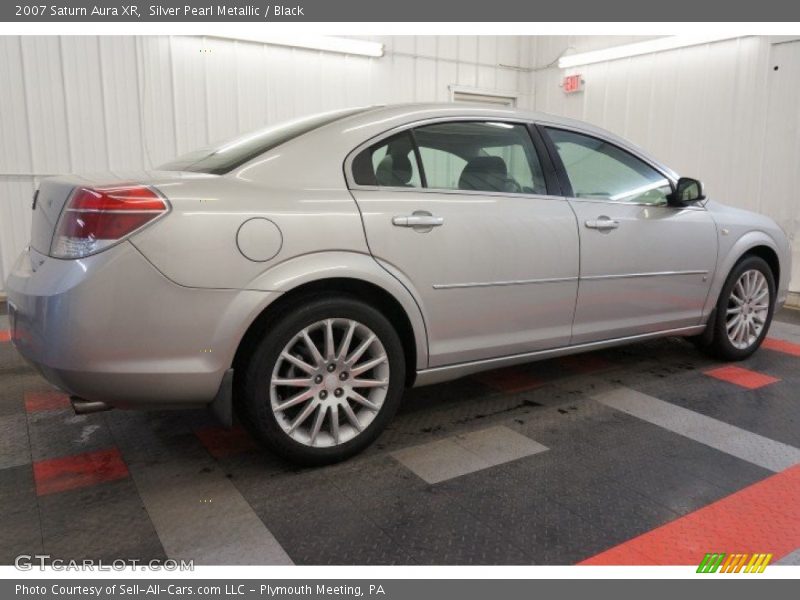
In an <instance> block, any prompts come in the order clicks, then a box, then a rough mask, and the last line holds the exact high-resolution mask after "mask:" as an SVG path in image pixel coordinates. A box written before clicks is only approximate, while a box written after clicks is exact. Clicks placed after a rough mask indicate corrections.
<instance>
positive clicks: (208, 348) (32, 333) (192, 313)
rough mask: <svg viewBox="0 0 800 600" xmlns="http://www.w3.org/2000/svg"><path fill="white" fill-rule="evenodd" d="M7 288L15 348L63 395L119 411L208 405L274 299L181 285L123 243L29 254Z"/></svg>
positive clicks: (20, 261) (19, 262)
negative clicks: (72, 252) (89, 250)
mask: <svg viewBox="0 0 800 600" xmlns="http://www.w3.org/2000/svg"><path fill="white" fill-rule="evenodd" d="M6 289H7V293H8V305H9V321H10V326H11V339H12V342H13V343H14V345H15V346H16V348H17V349H18V350H19V352H20V353H21V354H22V355H23V356H24V357H25V358H26V359H27V360H28V361H29V362H31V363H32V364H33V365H34V366H35V367H36V368H37V369H38V370H39V371H40V372H41V373H42V374H43V375H44V377H45V378H46V379H47V380H48V381H50V382H51V383H53V384H54V385H56V386H57V387H59V388H61V389H62V390H64V391H65V392H67V393H68V394H71V395H75V396H80V397H81V398H84V399H86V400H90V401H99V402H105V403H106V404H108V405H111V406H115V407H120V408H146V407H174V406H181V407H183V406H190V405H200V404H206V403H209V402H211V401H212V400H213V399H214V396H215V395H216V394H217V391H218V389H219V387H220V383H221V382H222V378H223V375H224V373H225V371H226V370H227V369H228V368H230V366H231V362H232V361H233V356H234V354H235V352H236V348H237V346H238V343H239V340H240V339H241V337H242V336H243V335H244V332H245V331H246V329H247V327H248V325H249V324H250V323H251V322H252V319H254V318H255V316H256V315H257V314H258V312H260V310H261V309H262V308H263V306H265V305H266V304H267V303H268V302H270V301H271V300H272V298H271V296H276V295H277V294H273V293H270V292H255V291H240V290H210V289H198V288H186V287H182V286H179V285H177V284H175V283H173V282H172V281H170V280H168V279H167V278H166V277H164V276H163V275H162V274H161V273H160V272H159V271H157V270H156V269H155V268H154V267H153V266H152V265H151V264H150V263H149V262H148V261H147V260H146V259H145V258H144V257H143V256H142V255H141V254H140V253H139V252H138V250H136V249H135V248H134V247H133V246H132V245H131V244H129V243H127V242H126V243H123V244H120V245H118V246H116V247H114V248H111V249H109V250H107V251H106V252H102V253H100V254H97V255H94V256H91V257H88V258H86V259H82V260H58V259H53V258H49V257H46V256H43V255H41V254H39V253H38V252H36V251H35V250H29V251H27V252H25V253H23V254H22V255H21V256H20V257H19V259H18V260H17V263H16V264H15V266H14V268H13V270H12V273H11V275H10V276H9V278H8V282H7V285H6Z"/></svg>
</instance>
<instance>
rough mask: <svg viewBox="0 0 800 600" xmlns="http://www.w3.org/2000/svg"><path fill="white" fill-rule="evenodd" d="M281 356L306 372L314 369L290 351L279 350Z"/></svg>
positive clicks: (311, 371)
mask: <svg viewBox="0 0 800 600" xmlns="http://www.w3.org/2000/svg"><path fill="white" fill-rule="evenodd" d="M281 358H282V359H284V360H285V361H288V362H290V363H292V364H293V365H294V366H295V367H297V368H298V369H301V370H303V371H305V372H306V373H313V372H314V371H316V369H315V368H314V367H312V366H311V365H310V364H308V363H307V362H306V361H304V360H303V359H301V358H298V357H297V356H294V355H293V354H291V353H290V352H281Z"/></svg>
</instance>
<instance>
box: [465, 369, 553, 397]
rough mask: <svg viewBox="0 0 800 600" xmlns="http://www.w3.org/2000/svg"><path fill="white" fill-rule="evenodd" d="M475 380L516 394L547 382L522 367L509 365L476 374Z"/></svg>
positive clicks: (507, 392)
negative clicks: (504, 367)
mask: <svg viewBox="0 0 800 600" xmlns="http://www.w3.org/2000/svg"><path fill="white" fill-rule="evenodd" d="M473 379H475V381H479V382H481V383H483V384H485V385H488V386H489V387H491V388H494V389H496V390H498V391H501V392H505V393H506V394H516V393H519V392H526V391H528V390H532V389H535V388H538V387H541V386H543V385H544V384H545V381H544V380H542V379H541V378H539V377H536V376H535V375H532V374H531V373H529V372H527V371H526V370H525V369H524V368H521V367H508V368H506V369H497V370H495V371H487V372H485V373H479V374H478V375H475V376H474V378H473Z"/></svg>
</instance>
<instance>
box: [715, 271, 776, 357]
mask: <svg viewBox="0 0 800 600" xmlns="http://www.w3.org/2000/svg"><path fill="white" fill-rule="evenodd" d="M774 308H775V278H774V276H773V274H772V269H770V267H769V265H768V264H767V263H766V261H764V259H762V258H760V257H758V256H748V257H746V258H744V259H743V260H741V261H739V263H737V264H736V266H735V267H734V268H733V270H732V271H731V272H730V274H729V275H728V279H727V280H726V281H725V285H724V286H723V287H722V291H721V293H720V297H719V300H718V301H717V310H716V315H715V318H714V322H713V323H711V324H709V326H713V327H714V335H713V340H712V341H711V344H710V347H709V349H710V350H711V351H712V353H713V354H714V355H716V356H717V357H719V358H722V359H725V360H742V359H745V358H747V357H748V356H750V355H751V354H753V352H755V351H756V350H757V349H758V347H759V346H760V345H761V342H763V341H764V338H765V337H766V335H767V331H768V330H769V326H770V323H771V322H772V313H773V310H774Z"/></svg>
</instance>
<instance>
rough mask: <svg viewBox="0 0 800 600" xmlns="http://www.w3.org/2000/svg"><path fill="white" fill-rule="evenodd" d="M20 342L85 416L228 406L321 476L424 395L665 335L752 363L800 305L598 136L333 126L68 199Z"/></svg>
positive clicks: (621, 147) (27, 263)
mask: <svg viewBox="0 0 800 600" xmlns="http://www.w3.org/2000/svg"><path fill="white" fill-rule="evenodd" d="M33 208H34V210H33V227H32V233H31V243H30V247H29V248H28V249H27V250H26V251H25V252H24V253H23V254H22V256H20V257H19V260H18V261H17V263H16V265H15V267H14V269H13V272H12V273H11V275H10V277H9V279H8V283H7V289H8V298H9V308H10V311H9V312H10V318H11V326H12V339H13V341H14V343H15V345H16V347H17V348H18V349H19V351H20V352H21V353H22V354H23V355H24V356H25V357H26V358H27V359H28V360H30V361H31V362H32V363H33V364H35V365H36V366H37V367H38V368H39V370H40V371H41V372H42V373H43V374H44V376H45V377H46V378H47V379H48V380H49V381H51V382H52V383H53V384H55V385H56V386H58V387H59V388H61V389H62V390H64V391H66V392H67V393H69V394H70V395H71V396H72V398H73V405H74V407H75V409H76V410H77V411H79V412H88V411H93V410H101V409H107V408H110V407H118V408H150V407H165V406H170V407H188V406H198V405H209V406H211V408H212V409H213V410H214V411H215V412H216V414H217V415H218V416H219V417H220V418H221V419H222V420H223V421H224V422H227V423H230V421H231V419H232V415H233V414H234V413H236V414H238V415H239V417H240V419H241V420H242V421H243V422H244V423H245V424H246V425H247V426H248V427H249V428H250V429H251V430H252V431H253V432H254V434H255V435H256V436H257V437H258V438H259V439H261V440H263V442H264V443H265V444H267V445H268V446H269V447H271V448H272V449H273V450H274V451H276V452H278V453H280V454H281V455H283V456H285V457H287V458H289V459H291V460H294V461H298V462H302V463H306V464H322V463H326V462H332V461H336V460H341V459H343V458H346V457H348V456H351V455H353V454H354V453H356V452H358V451H360V450H362V449H363V448H365V447H366V446H367V445H368V444H369V443H370V442H372V441H373V440H374V439H375V438H376V437H377V436H378V434H379V433H380V431H381V430H382V429H383V428H384V427H385V426H386V424H387V422H388V421H389V419H390V418H391V417H392V415H393V413H394V412H395V410H396V409H397V406H398V404H399V402H400V399H401V396H402V394H403V389H404V388H405V387H407V386H412V385H426V384H431V383H436V382H441V381H446V380H449V379H454V378H457V377H461V376H463V375H466V374H469V373H473V372H477V371H481V370H484V369H492V368H496V367H500V366H505V365H512V364H516V363H522V362H526V361H531V360H536V359H541V358H547V357H552V356H558V355H564V354H571V353H578V352H584V351H587V350H592V349H597V348H603V347H608V346H612V345H617V344H623V343H627V342H633V341H638V340H645V339H649V338H653V337H658V336H685V337H690V338H691V339H692V340H693V341H694V342H695V343H696V344H697V345H698V346H699V347H701V348H702V349H705V350H707V351H710V352H713V353H714V354H715V355H717V356H718V357H721V358H723V359H728V360H738V359H742V358H745V357H747V356H749V355H750V354H751V353H752V352H754V351H755V350H756V349H757V348H758V347H759V345H760V344H761V342H762V340H763V339H764V337H765V335H766V333H767V330H768V328H769V325H770V320H771V318H772V314H773V311H774V310H775V308H776V307H777V306H779V305H780V304H781V303H783V301H784V300H785V297H786V292H787V284H788V277H789V273H790V265H789V260H790V259H789V256H790V254H789V244H788V242H787V239H786V236H785V235H784V233H783V232H782V231H781V229H780V228H779V227H778V226H777V225H776V224H775V223H774V222H773V221H772V220H770V219H768V218H766V217H763V216H760V215H757V214H754V213H750V212H746V211H742V210H737V209H734V208H730V207H727V206H725V205H723V204H720V203H718V202H715V201H712V200H709V199H707V198H706V197H705V196H704V193H703V187H702V185H701V184H700V182H699V181H697V180H694V179H689V178H685V177H679V176H678V175H677V174H676V173H675V172H673V171H672V170H671V169H669V168H668V167H666V166H664V165H662V164H660V163H659V162H658V161H656V160H655V159H653V158H652V157H650V156H649V155H648V154H647V153H646V152H644V151H643V150H641V149H639V148H637V147H635V146H633V145H632V144H630V143H629V142H627V141H625V140H623V139H620V138H618V137H616V136H614V135H612V134H610V133H608V132H606V131H603V130H600V129H597V128H595V127H592V126H590V125H588V124H585V123H581V122H577V121H572V120H567V119H561V118H557V117H553V116H549V115H545V114H538V113H528V112H522V111H516V110H512V109H504V108H489V107H480V106H472V107H470V106H468V105H454V104H449V105H448V104H440V105H435V104H434V105H400V106H384V107H372V108H361V109H353V110H345V111H338V112H332V113H326V114H321V115H315V116H313V117H310V118H306V119H301V120H297V121H293V122H289V123H285V124H281V125H278V126H275V127H270V128H268V129H264V130H262V131H257V132H254V133H252V134H249V135H245V136H242V137H239V138H236V139H233V140H230V141H227V142H224V143H222V144H219V145H216V146H213V147H210V148H205V149H202V150H199V151H197V152H194V153H191V154H189V155H187V156H183V157H181V158H178V159H176V160H175V161H173V162H171V163H169V164H165V165H163V166H161V167H160V168H159V169H158V170H155V171H151V172H144V173H141V172H140V173H124V174H101V175H93V176H67V177H56V178H51V179H46V180H44V181H43V182H42V184H41V187H40V188H39V190H38V191H37V192H36V195H35V197H34V200H33Z"/></svg>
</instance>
